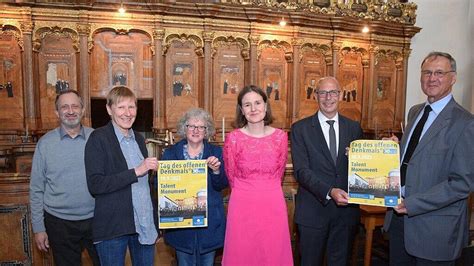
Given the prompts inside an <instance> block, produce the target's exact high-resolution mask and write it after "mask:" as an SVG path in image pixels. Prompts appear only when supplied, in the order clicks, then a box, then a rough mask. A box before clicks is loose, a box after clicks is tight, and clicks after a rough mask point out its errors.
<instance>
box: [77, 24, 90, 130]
mask: <svg viewBox="0 0 474 266" xmlns="http://www.w3.org/2000/svg"><path fill="white" fill-rule="evenodd" d="M77 32H78V33H79V69H80V71H78V72H79V93H80V95H81V96H82V99H83V101H84V110H85V111H84V119H83V121H82V123H83V124H84V125H86V126H91V125H92V122H91V107H90V106H91V104H90V103H91V100H90V88H89V73H90V69H89V47H88V41H89V39H88V38H89V34H90V26H89V25H88V24H77Z"/></svg>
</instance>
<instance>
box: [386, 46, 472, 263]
mask: <svg viewBox="0 0 474 266" xmlns="http://www.w3.org/2000/svg"><path fill="white" fill-rule="evenodd" d="M420 81H421V89H422V90H423V93H424V94H425V95H426V96H427V100H426V102H424V103H421V104H418V105H415V106H413V107H412V108H411V109H410V111H409V113H408V123H407V128H406V131H405V135H404V136H403V138H402V140H401V159H402V163H401V169H400V170H401V183H402V196H403V197H404V200H403V201H402V203H400V204H399V205H397V206H396V207H394V208H393V210H390V211H389V212H388V213H387V215H386V217H385V225H384V229H385V230H386V231H387V230H388V232H389V235H390V265H397V266H399V265H454V261H455V259H456V258H458V257H459V256H460V255H461V250H462V248H463V247H465V246H466V245H467V244H468V237H469V234H468V229H469V225H468V221H467V197H468V196H469V193H470V185H471V182H472V179H473V176H472V174H473V165H474V156H473V154H474V145H473V144H472V139H473V138H474V119H473V115H472V114H471V113H470V112H468V111H466V110H465V109H463V108H462V107H461V106H460V105H459V104H458V103H457V102H456V101H455V100H454V98H453V95H452V88H453V85H454V83H455V82H456V61H455V60H454V58H453V57H452V56H451V55H449V54H447V53H442V52H432V53H430V54H428V56H426V57H425V59H424V60H423V63H422V64H421V78H420Z"/></svg>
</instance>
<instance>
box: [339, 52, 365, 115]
mask: <svg viewBox="0 0 474 266" xmlns="http://www.w3.org/2000/svg"><path fill="white" fill-rule="evenodd" d="M367 63H368V53H367V50H365V49H364V48H360V47H344V48H342V49H341V50H340V54H339V63H338V74H337V78H338V80H339V84H340V85H341V97H342V102H341V103H339V110H340V113H341V114H343V115H345V116H347V117H349V118H351V119H353V120H356V121H360V120H361V118H362V95H363V88H364V86H363V85H364V84H363V79H364V73H363V66H364V65H366V64H367Z"/></svg>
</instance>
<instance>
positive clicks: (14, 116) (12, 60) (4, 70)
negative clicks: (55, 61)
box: [0, 26, 24, 130]
mask: <svg viewBox="0 0 474 266" xmlns="http://www.w3.org/2000/svg"><path fill="white" fill-rule="evenodd" d="M22 40H23V39H22V37H21V35H20V33H19V30H18V29H16V28H13V27H10V26H4V27H2V28H1V29H0V106H4V107H5V108H4V109H5V111H4V112H0V124H1V125H2V129H7V130H17V129H22V128H23V126H24V113H23V89H22V88H23V86H22V82H23V77H22V67H23V66H22V58H21V50H22V48H23V47H22V45H23V42H22ZM6 110H8V112H6Z"/></svg>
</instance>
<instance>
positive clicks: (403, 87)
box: [395, 48, 419, 132]
mask: <svg viewBox="0 0 474 266" xmlns="http://www.w3.org/2000/svg"><path fill="white" fill-rule="evenodd" d="M402 53H403V54H402V56H403V62H402V63H401V64H402V67H401V75H400V76H401V77H400V80H399V81H400V83H399V84H400V85H399V86H397V100H396V104H395V106H396V109H395V122H396V123H397V122H398V123H399V124H400V122H402V121H403V126H404V127H405V126H406V124H405V110H406V106H405V105H406V101H405V99H406V95H407V90H408V88H407V76H408V71H407V69H408V57H410V53H411V49H410V48H403V50H402ZM398 71H399V69H398V64H397V74H398ZM412 71H419V70H413V69H412ZM408 108H409V107H408ZM400 127H401V126H400ZM395 128H399V127H398V125H395ZM395 131H398V130H395ZM401 131H403V130H402V129H401V128H400V132H401Z"/></svg>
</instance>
